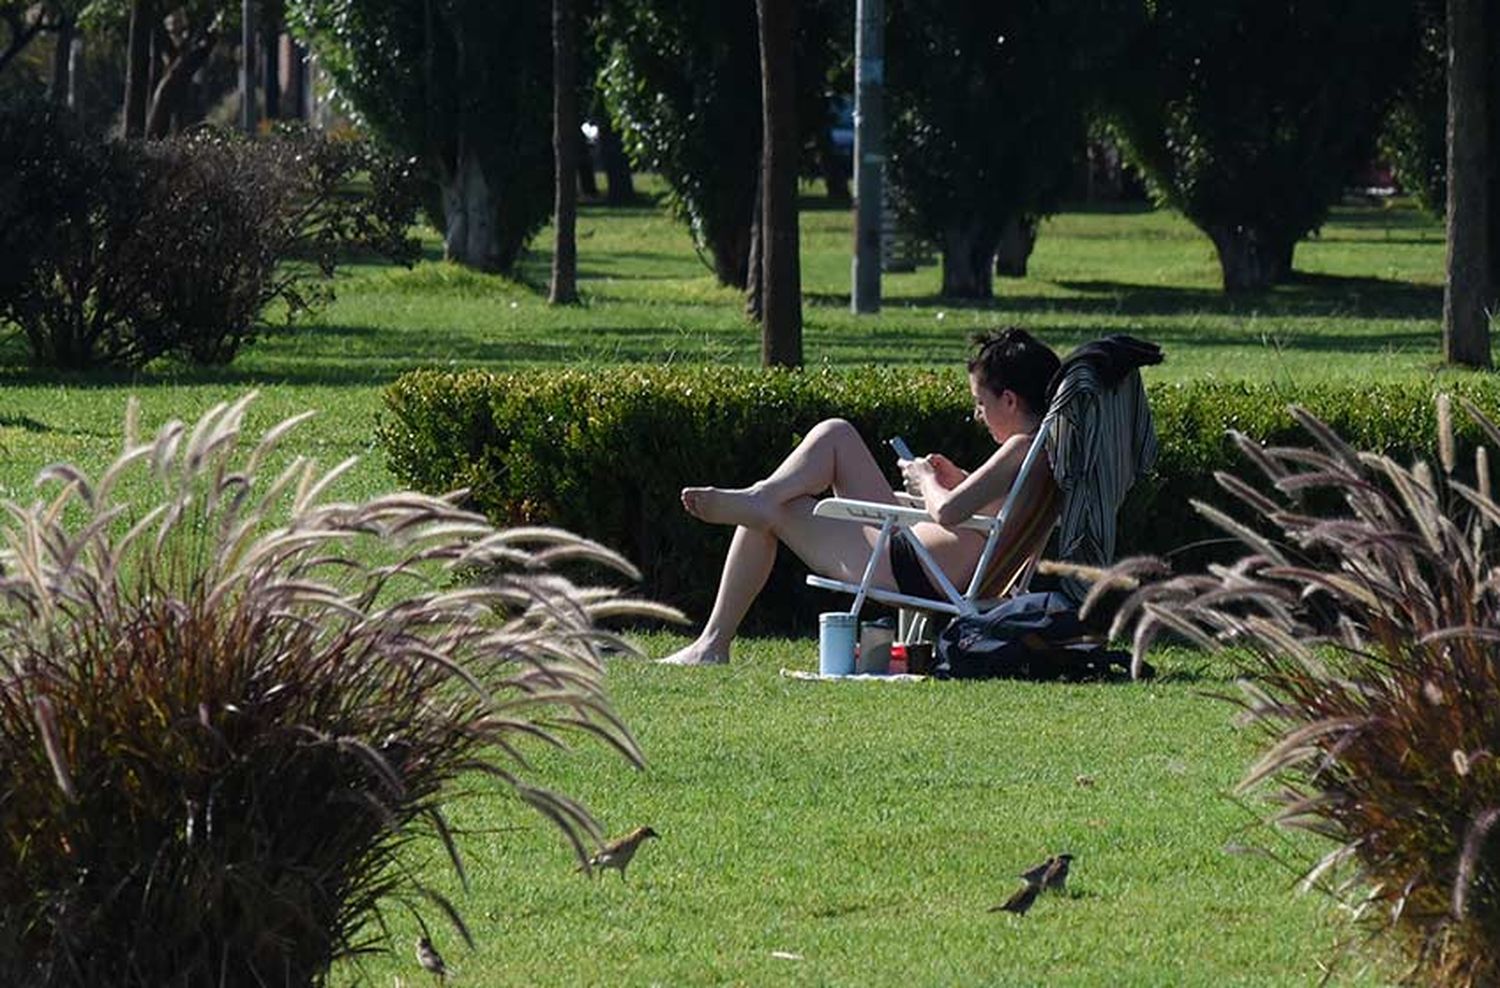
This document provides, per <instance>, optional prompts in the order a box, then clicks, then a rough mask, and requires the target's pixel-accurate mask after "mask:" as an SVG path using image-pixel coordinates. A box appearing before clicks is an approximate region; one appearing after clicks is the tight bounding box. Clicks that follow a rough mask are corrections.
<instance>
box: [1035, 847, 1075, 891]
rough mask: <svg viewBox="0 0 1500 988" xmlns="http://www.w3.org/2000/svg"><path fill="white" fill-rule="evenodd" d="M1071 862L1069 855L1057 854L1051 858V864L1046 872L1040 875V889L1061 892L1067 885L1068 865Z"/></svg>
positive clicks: (1071, 856) (1071, 857)
mask: <svg viewBox="0 0 1500 988" xmlns="http://www.w3.org/2000/svg"><path fill="white" fill-rule="evenodd" d="M1072 861H1073V855H1071V854H1059V855H1057V856H1056V857H1054V858H1052V860H1051V864H1049V865H1048V866H1047V870H1046V872H1044V873H1043V874H1042V888H1046V889H1051V890H1053V891H1054V892H1061V891H1063V890H1064V888H1065V887H1066V886H1067V884H1068V865H1070V864H1071V863H1072Z"/></svg>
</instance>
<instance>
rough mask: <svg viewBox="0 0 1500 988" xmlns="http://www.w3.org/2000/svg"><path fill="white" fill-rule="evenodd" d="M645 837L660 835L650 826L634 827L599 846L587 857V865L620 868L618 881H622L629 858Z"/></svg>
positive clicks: (580, 869)
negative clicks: (623, 834) (621, 835)
mask: <svg viewBox="0 0 1500 988" xmlns="http://www.w3.org/2000/svg"><path fill="white" fill-rule="evenodd" d="M647 837H660V835H659V834H658V833H657V832H656V831H654V830H652V829H651V828H650V827H636V828H635V829H634V830H632V831H631V832H630V833H628V834H626V835H625V836H624V837H619V838H616V839H615V840H612V841H610V842H609V843H607V844H605V845H604V846H603V847H601V848H599V850H598V851H596V852H595V853H594V856H593V857H591V858H589V867H590V868H598V869H599V870H600V871H603V870H604V869H605V868H618V869H619V870H620V881H622V882H623V881H624V880H625V866H626V865H628V864H630V859H631V858H633V857H635V852H636V850H637V849H639V848H640V846H641V842H642V841H644V840H645V839H646V838H647ZM578 870H579V871H582V870H583V869H582V868H579V869H578Z"/></svg>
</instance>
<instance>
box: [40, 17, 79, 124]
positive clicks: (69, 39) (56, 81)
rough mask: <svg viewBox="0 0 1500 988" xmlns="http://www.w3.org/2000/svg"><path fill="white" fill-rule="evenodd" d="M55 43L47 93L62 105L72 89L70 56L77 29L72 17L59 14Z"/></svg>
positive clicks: (65, 102)
mask: <svg viewBox="0 0 1500 988" xmlns="http://www.w3.org/2000/svg"><path fill="white" fill-rule="evenodd" d="M55 33H56V35H57V44H56V45H54V46H53V48H52V81H51V84H50V85H49V87H48V92H47V95H48V97H49V98H51V100H52V102H54V103H61V104H63V105H64V106H66V105H67V102H68V93H69V92H70V91H71V90H72V88H73V84H72V79H73V77H72V57H73V38H74V37H75V36H76V35H77V31H76V30H75V28H74V25H73V18H72V17H69V16H68V15H66V14H63V15H61V16H60V17H59V18H58V22H57V30H56V32H55Z"/></svg>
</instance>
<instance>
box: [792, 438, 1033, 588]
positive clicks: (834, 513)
mask: <svg viewBox="0 0 1500 988" xmlns="http://www.w3.org/2000/svg"><path fill="white" fill-rule="evenodd" d="M1051 431H1052V419H1051V418H1050V417H1048V418H1044V419H1043V420H1042V423H1041V425H1040V426H1038V428H1037V430H1036V435H1035V436H1033V437H1032V440H1031V446H1030V448H1029V449H1027V450H1026V456H1025V458H1024V459H1023V460H1022V461H1021V469H1020V470H1019V471H1018V472H1017V473H1016V479H1015V481H1014V482H1012V484H1011V487H1010V493H1008V494H1007V495H1006V497H1005V503H1004V504H1003V505H1002V506H1001V508H1000V513H999V514H997V515H993V516H992V515H974V516H972V517H970V518H968V519H967V520H965V521H963V522H960V523H959V524H958V525H957V526H956V527H958V528H965V529H969V530H971V531H978V532H984V533H985V535H986V537H985V542H984V548H983V549H982V550H981V551H980V554H979V561H978V562H977V563H975V564H974V575H973V576H972V577H971V578H970V580H969V586H968V589H967V590H965V591H964V592H963V593H960V592H959V591H958V588H957V587H956V586H954V584H953V581H952V580H950V579H948V575H947V574H946V573H944V572H943V570H942V567H940V566H938V565H937V563H936V561H935V560H934V559H933V558H932V554H931V553H930V552H929V551H928V549H927V547H926V546H925V545H923V544H922V541H921V540H920V539H912V540H911V544H912V547H913V548H914V549H915V550H916V553H917V555H918V557H919V558H921V560H922V562H923V563H924V564H925V569H926V570H927V573H928V575H929V576H930V577H931V578H932V580H933V582H934V583H935V584H936V585H937V588H938V590H939V591H941V592H942V594H943V597H944V598H945V599H943V600H936V599H932V598H928V597H916V596H913V595H911V594H904V593H900V592H897V591H893V590H884V589H882V588H880V587H874V586H871V585H870V584H871V582H872V581H873V580H874V578H875V568H876V565H877V564H878V563H879V561H880V558H881V554H882V553H884V552H885V551H886V547H887V546H888V545H889V544H890V540H891V533H892V532H894V531H895V530H896V529H897V528H903V529H905V528H910V527H911V526H912V525H915V524H917V523H919V522H924V521H931V520H932V516H931V515H929V514H928V513H927V512H926V511H925V510H924V509H923V508H921V507H920V504H921V502H920V500H919V499H916V498H912V497H910V496H908V495H906V494H905V493H904V492H898V493H897V495H896V497H897V500H898V501H899V502H903V503H898V504H881V503H879V502H876V501H858V500H853V499H850V498H835V497H831V498H825V499H823V500H822V501H819V502H818V504H817V506H816V507H814V508H813V514H814V515H815V516H816V517H819V518H836V519H839V520H842V521H852V522H856V523H858V524H861V525H867V526H870V527H874V526H876V525H879V526H880V531H879V533H878V534H877V535H876V536H875V545H874V546H873V547H872V548H871V550H870V560H869V562H867V563H866V564H865V571H864V575H863V576H862V577H861V579H860V581H859V582H858V583H850V582H847V581H844V580H834V579H830V578H829V577H825V576H817V575H809V576H808V577H807V583H808V585H809V586H814V587H819V588H822V589H824V590H837V591H840V592H843V593H851V594H853V595H854V602H853V604H852V605H851V606H850V608H849V613H850V614H853V615H855V616H858V614H859V612H860V610H861V609H862V608H863V607H864V604H865V600H866V599H867V598H868V599H870V600H875V601H878V602H880V603H883V604H894V605H896V606H898V607H908V608H913V609H916V610H923V611H935V612H937V613H940V614H977V613H978V612H979V611H980V610H981V609H983V608H982V607H981V605H983V604H987V603H990V602H989V601H987V600H981V599H980V598H979V593H980V590H981V588H982V587H983V586H984V582H985V575H986V571H987V570H988V569H989V565H990V561H991V560H992V559H994V557H995V550H996V549H997V548H998V547H999V544H1000V531H1001V529H1002V528H1003V527H1004V525H1005V520H1006V519H1007V518H1009V517H1010V515H1011V512H1012V510H1013V509H1014V508H1015V505H1016V500H1017V498H1018V496H1019V494H1020V492H1021V490H1022V487H1023V484H1025V483H1026V480H1027V478H1028V477H1030V475H1031V472H1032V471H1033V470H1035V469H1038V467H1037V465H1036V463H1037V460H1038V459H1042V460H1043V461H1044V463H1043V466H1042V467H1041V468H1040V469H1050V467H1049V466H1047V465H1046V463H1045V457H1044V455H1043V450H1044V449H1045V448H1046V445H1047V437H1048V436H1049V435H1050V434H1051ZM1049 531H1050V526H1049ZM1040 555H1041V546H1038V547H1037V551H1036V553H1035V554H1033V556H1032V557H1031V558H1030V559H1028V560H1027V561H1026V562H1025V563H1024V564H1023V565H1022V567H1021V569H1020V571H1019V572H1018V573H1017V575H1016V577H1015V579H1014V580H1012V582H1011V587H1010V590H1011V591H1015V590H1024V589H1025V588H1026V587H1027V586H1028V585H1029V584H1030V582H1031V574H1032V573H1033V572H1034V571H1035V569H1036V562H1037V558H1038V557H1039V556H1040Z"/></svg>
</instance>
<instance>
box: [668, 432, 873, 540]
mask: <svg viewBox="0 0 1500 988" xmlns="http://www.w3.org/2000/svg"><path fill="white" fill-rule="evenodd" d="M830 489H831V490H832V491H833V492H834V493H835V494H837V495H838V496H839V497H852V498H858V499H860V500H865V501H881V502H889V501H891V500H892V497H891V488H890V482H889V481H887V480H886V479H885V475H884V474H883V473H881V470H880V465H879V464H878V463H876V462H875V456H874V454H872V453H871V452H870V448H869V447H868V446H866V445H865V441H864V440H863V439H862V438H860V435H859V433H858V432H857V431H855V429H854V427H853V426H852V425H850V424H849V423H848V422H846V421H844V420H843V419H827V420H825V421H823V422H819V423H818V424H817V425H816V426H814V427H813V429H812V431H810V432H809V433H808V434H807V437H806V438H805V439H803V440H802V442H801V443H800V444H799V445H798V446H797V448H796V449H794V450H793V451H792V452H791V454H790V455H788V456H787V458H786V459H784V460H782V461H781V465H780V466H778V467H777V468H776V469H775V470H774V471H772V473H771V474H770V476H768V477H766V478H765V479H764V480H762V481H760V482H759V483H756V484H752V485H751V486H749V487H744V488H739V489H729V488H722V487H685V488H683V491H682V506H683V507H684V508H686V509H687V511H688V513H689V514H691V515H693V516H694V517H697V518H701V519H702V520H704V521H706V522H711V523H714V524H719V525H745V526H748V527H750V528H766V527H767V526H769V525H770V524H771V523H772V520H773V518H774V516H775V514H776V512H777V510H778V509H779V508H780V506H781V505H784V504H786V503H787V502H789V501H792V500H795V499H796V498H799V497H808V496H810V495H816V494H821V493H823V492H824V491H827V490H830Z"/></svg>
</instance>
